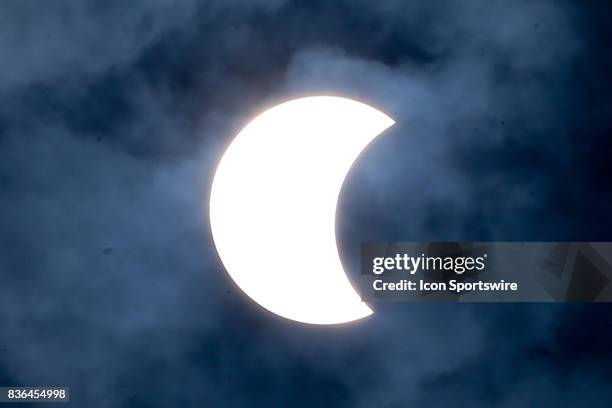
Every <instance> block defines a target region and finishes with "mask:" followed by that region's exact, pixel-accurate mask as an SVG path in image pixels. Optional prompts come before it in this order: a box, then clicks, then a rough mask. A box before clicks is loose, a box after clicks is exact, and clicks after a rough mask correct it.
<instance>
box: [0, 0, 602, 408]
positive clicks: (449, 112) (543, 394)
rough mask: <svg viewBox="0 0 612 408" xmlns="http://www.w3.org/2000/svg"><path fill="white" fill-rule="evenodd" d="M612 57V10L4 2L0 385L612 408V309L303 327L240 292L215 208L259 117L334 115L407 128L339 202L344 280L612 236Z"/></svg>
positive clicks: (387, 314)
mask: <svg viewBox="0 0 612 408" xmlns="http://www.w3.org/2000/svg"><path fill="white" fill-rule="evenodd" d="M611 45H612V5H611V4H610V3H609V2H607V1H603V0H602V1H592V2H570V1H552V0H551V1H528V0H516V1H501V0H489V1H485V0H470V1H444V2H430V1H426V0H410V1H400V0H387V1H365V0H357V1H329V0H328V1H325V0H314V1H283V0H272V1H264V0H257V1H246V0H229V1H224V0H212V1H196V0H134V1H129V2H125V1H116V0H112V1H108V0H107V1H76V0H75V1H68V0H66V1H64V0H58V1H43V2H41V1H33V0H6V1H3V2H1V3H0V58H1V63H0V106H1V107H0V214H2V215H1V216H0V244H1V248H2V251H1V252H0V386H4V385H7V386H8V385H22V386H28V385H41V386H42V385H48V386H50V385H58V386H64V385H65V386H69V387H71V393H72V400H73V403H72V404H73V406H79V407H80V406H82V407H91V408H97V407H217V406H218V407H245V406H248V407H277V406H278V407H318V406H321V407H334V408H339V407H364V408H365V407H388V408H396V407H407V406H428V407H449V406H461V407H514V406H521V407H531V406H533V407H545V406H589V407H609V406H610V404H611V402H610V401H612V387H611V385H612V348H610V344H611V343H612V324H611V323H610V321H611V320H610V313H612V307H611V306H609V305H607V304H602V305H598V304H450V303H442V304H418V303H405V304H395V303H394V304H373V305H372V307H373V309H374V310H375V314H374V315H373V316H371V317H369V318H368V319H366V320H364V321H358V322H354V323H349V324H346V325H340V326H335V327H317V326H308V325H304V324H298V323H295V322H291V321H287V320H283V319H281V318H279V317H277V316H275V315H272V314H270V313H267V312H266V311H265V310H263V309H262V308H260V307H259V306H257V305H255V304H254V303H253V302H251V301H250V300H249V299H248V298H247V297H246V296H245V295H244V294H243V293H242V292H241V291H240V290H239V289H238V288H237V287H236V285H235V284H234V283H233V282H232V280H231V279H230V278H229V276H228V275H227V274H226V273H225V272H224V269H223V267H222V265H221V263H220V261H219V259H218V257H217V254H216V252H215V249H214V247H213V244H212V239H211V236H210V229H209V223H208V212H207V206H208V194H209V190H210V183H211V179H212V176H213V172H214V169H215V165H216V163H217V162H218V160H219V157H220V155H221V154H222V152H223V151H224V149H225V148H226V146H227V145H228V143H229V142H230V141H231V140H232V138H233V137H234V136H235V134H236V133H237V132H238V131H239V130H240V128H241V127H242V126H244V125H245V124H246V123H247V122H248V121H249V120H250V119H251V118H252V117H253V116H254V115H256V114H257V113H259V112H261V111H262V110H264V109H266V108H267V107H270V106H272V105H274V104H276V103H279V102H281V101H285V100H288V99H291V98H295V97H299V96H304V95H339V96H347V97H351V98H354V99H357V100H360V101H364V102H366V103H368V104H371V105H372V106H375V107H377V108H378V109H380V110H382V111H384V112H387V113H388V114H389V115H390V116H392V117H393V118H394V119H395V120H396V122H397V123H396V125H395V126H394V127H393V128H392V129H390V130H389V131H388V132H386V133H385V134H384V135H382V136H380V137H379V138H377V140H376V141H375V142H374V143H373V144H372V145H371V146H369V147H368V148H367V149H366V150H365V151H364V152H363V154H362V156H361V157H360V159H359V160H358V161H357V162H356V163H355V166H354V168H353V170H352V171H351V173H350V174H349V177H348V178H347V180H346V183H345V185H344V188H343V193H342V195H341V198H340V203H339V206H338V214H337V217H338V226H337V227H338V245H339V247H340V250H341V254H342V256H343V260H344V262H345V265H346V266H347V267H348V272H349V274H355V275H356V274H358V273H359V270H358V268H359V245H360V242H361V241H375V240H382V241H445V240H457V241H459V240H465V241H568V240H575V241H612V216H611V215H610V211H609V207H610V203H611V200H612V189H611V188H610V174H612V173H611V171H612V166H611V164H610V163H612V162H611V161H610V153H611V152H612V120H611V118H612V97H611V92H612V85H611V84H610V73H611V72H612V52H610V47H611ZM279 239H283V237H279ZM271 246H273V243H271Z"/></svg>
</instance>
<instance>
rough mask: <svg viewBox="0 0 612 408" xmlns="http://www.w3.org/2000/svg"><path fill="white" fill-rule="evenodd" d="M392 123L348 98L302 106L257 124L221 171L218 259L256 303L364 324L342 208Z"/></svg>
mask: <svg viewBox="0 0 612 408" xmlns="http://www.w3.org/2000/svg"><path fill="white" fill-rule="evenodd" d="M393 123H394V122H393V120H392V119H391V118H389V117H388V116H387V115H385V114H384V113H382V112H380V111H378V110H376V109H374V108H372V107H370V106H368V105H365V104H363V103H360V102H356V101H353V100H350V99H346V98H339V97H330V96H317V97H308V98H301V99H295V100H292V101H289V102H286V103H283V104H281V105H278V106H276V107H274V108H272V109H269V110H267V111H265V112H264V113H262V114H261V115H259V116H257V117H256V118H255V119H253V120H252V121H251V122H250V123H249V124H248V125H247V126H246V127H245V128H244V129H243V130H242V131H241V132H240V133H239V134H238V136H236V138H235V139H234V140H233V141H232V143H231V144H230V146H229V147H228V149H227V151H226V152H225V154H224V155H223V157H222V159H221V162H220V163H219V166H218V168H217V171H216V174H215V177H214V181H213V185H212V190H211V196H210V224H211V229H212V234H213V239H214V242H215V246H216V248H217V252H218V253H219V256H220V258H221V261H222V262H223V264H224V266H225V268H226V270H227V271H228V273H229V274H230V276H231V277H232V278H233V279H234V281H235V282H236V284H237V285H238V286H239V287H240V288H241V289H242V290H243V291H244V292H245V293H246V294H247V295H248V296H250V297H251V298H252V299H253V300H254V301H255V302H257V303H258V304H260V305H261V306H263V307H264V308H266V309H268V310H269V311H271V312H273V313H276V314H278V315H280V316H283V317H286V318H288V319H292V320H296V321H300V322H304V323H316V324H334V323H342V322H348V321H352V320H356V319H360V318H363V317H365V316H368V315H370V314H371V313H372V310H371V309H370V308H369V307H368V306H367V305H366V304H365V303H363V302H361V300H360V298H359V296H358V294H357V293H356V292H355V290H354V289H353V287H352V286H351V284H350V282H349V280H348V278H347V276H346V274H345V272H344V270H343V268H342V264H341V262H340V258H339V256H338V249H337V246H336V231H335V225H336V218H335V216H336V205H337V201H338V196H339V194H340V190H341V188H342V184H343V182H344V179H345V177H346V175H347V173H348V172H349V170H350V168H351V166H352V164H353V162H354V161H355V159H356V158H357V156H358V155H359V154H360V152H361V151H362V150H363V149H364V148H365V147H366V145H367V144H368V143H370V142H371V141H372V140H373V139H374V138H375V137H376V136H377V135H378V134H380V133H381V132H382V131H384V130H385V129H386V128H388V127H389V126H391V125H393Z"/></svg>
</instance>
